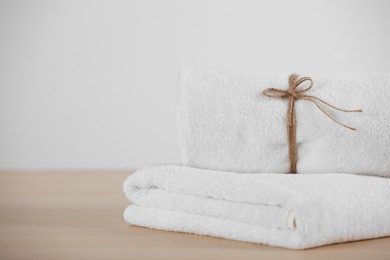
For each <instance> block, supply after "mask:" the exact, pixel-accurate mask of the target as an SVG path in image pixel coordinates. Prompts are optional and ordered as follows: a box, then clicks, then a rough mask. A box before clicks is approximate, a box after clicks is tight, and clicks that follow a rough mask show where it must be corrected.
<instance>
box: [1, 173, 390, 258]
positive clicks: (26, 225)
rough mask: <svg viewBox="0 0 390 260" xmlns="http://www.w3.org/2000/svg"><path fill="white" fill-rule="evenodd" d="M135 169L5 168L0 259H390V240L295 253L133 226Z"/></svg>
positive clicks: (376, 240)
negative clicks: (126, 191)
mask: <svg viewBox="0 0 390 260" xmlns="http://www.w3.org/2000/svg"><path fill="white" fill-rule="evenodd" d="M129 174H130V171H127V172H124V171H122V172H118V171H104V172H103V171H95V172H92V171H82V172H80V171H68V172H50V171H43V172H4V171H3V172H0V259H7V260H12V259H40V260H44V259H94V260H96V259H135V260H136V259H170V260H173V259H199V258H202V259H238V258H239V259H316V260H321V259H387V260H388V259H390V238H382V239H374V240H367V241H359V242H352V243H345V244H339V245H331V246H324V247H320V248H315V249H309V250H301V251H295V250H288V249H282V248H275V247H269V246H263V245H255V244H249V243H241V242H235V241H229V240H225V239H218V238H211V237H204V236H197V235H189V234H181V233H174V232H163V231H157V230H151V229H146V228H140V227H134V226H129V225H127V224H126V223H125V221H124V220H123V210H124V209H125V207H126V206H127V204H128V201H127V199H126V198H125V197H124V195H123V193H122V183H123V181H124V180H125V178H126V177H127V176H128V175H129Z"/></svg>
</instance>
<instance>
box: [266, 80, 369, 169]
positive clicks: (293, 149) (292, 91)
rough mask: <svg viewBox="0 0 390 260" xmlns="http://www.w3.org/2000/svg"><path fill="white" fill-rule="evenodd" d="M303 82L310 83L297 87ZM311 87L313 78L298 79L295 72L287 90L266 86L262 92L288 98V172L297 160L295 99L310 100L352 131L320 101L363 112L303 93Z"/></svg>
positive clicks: (333, 107)
mask: <svg viewBox="0 0 390 260" xmlns="http://www.w3.org/2000/svg"><path fill="white" fill-rule="evenodd" d="M304 82H309V83H310V84H309V86H308V87H307V88H304V89H297V88H298V86H299V85H301V84H302V83H304ZM312 87H313V80H312V79H311V78H309V77H302V78H299V79H298V76H297V75H296V74H292V75H290V77H289V80H288V89H287V90H283V89H277V88H267V89H265V90H264V91H263V94H264V95H265V96H267V97H270V98H279V99H287V98H288V99H289V104H288V110H287V138H288V155H289V159H290V173H297V160H298V152H297V136H296V131H297V121H296V115H295V100H299V99H302V100H307V101H310V102H312V103H313V104H314V105H316V107H317V108H318V109H319V110H320V111H321V112H322V113H324V114H325V115H326V116H327V117H328V118H330V119H331V120H333V122H335V123H336V124H339V125H341V126H343V127H345V128H348V129H350V130H353V131H355V130H356V129H355V128H353V127H350V126H348V125H345V124H343V123H341V122H339V121H337V120H336V119H335V118H334V117H333V116H331V115H330V114H329V113H328V112H326V111H325V110H324V108H323V107H321V106H320V103H322V104H323V105H326V106H328V107H330V108H332V109H334V110H337V111H341V112H363V110H362V109H354V110H349V109H341V108H337V107H335V106H333V105H331V104H329V103H328V102H326V101H324V100H322V99H320V98H318V97H315V96H310V95H305V93H306V92H307V91H308V90H310V89H311V88H312Z"/></svg>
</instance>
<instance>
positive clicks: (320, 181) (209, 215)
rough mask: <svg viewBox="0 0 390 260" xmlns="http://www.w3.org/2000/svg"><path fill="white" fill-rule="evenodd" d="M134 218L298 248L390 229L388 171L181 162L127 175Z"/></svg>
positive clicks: (149, 224) (151, 225)
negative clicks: (211, 166) (302, 170)
mask: <svg viewBox="0 0 390 260" xmlns="http://www.w3.org/2000/svg"><path fill="white" fill-rule="evenodd" d="M123 188H124V192H125V194H126V196H127V197H128V199H129V200H130V201H131V202H132V205H130V206H129V207H128V208H127V209H126V210H125V213H124V217H125V220H126V221H127V222H128V223H130V224H133V225H138V226H144V227H149V228H155V229H161V230H168V231H178V232H187V233H194V234H201V235H209V236H215V237H222V238H227V239H233V240H239V241H246V242H253V243H261V244H267V245H273V246H279V247H287V248H293V249H304V248H310V247H316V246H321V245H325V244H332V243H339V242H345V241H353V240H361V239H369V238H377V237H383V236H389V235H390V221H389V219H390V203H389V201H390V179H389V178H380V177H370V176H358V175H351V174H297V175H292V174H289V175H282V174H267V173H264V174H238V173H232V172H222V171H212V170H201V169H195V168H190V167H183V166H174V165H166V166H153V167H147V168H144V169H141V170H138V171H137V172H135V173H134V174H132V175H130V176H129V177H128V179H127V180H126V181H125V183H124V186H123Z"/></svg>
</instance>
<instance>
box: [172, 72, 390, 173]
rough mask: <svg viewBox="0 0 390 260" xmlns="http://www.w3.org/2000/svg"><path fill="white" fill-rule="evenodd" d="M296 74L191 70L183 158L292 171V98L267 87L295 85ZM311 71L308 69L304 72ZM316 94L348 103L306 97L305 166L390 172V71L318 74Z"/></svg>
mask: <svg viewBox="0 0 390 260" xmlns="http://www.w3.org/2000/svg"><path fill="white" fill-rule="evenodd" d="M288 76H289V74H287V73H286V74H258V75H242V74H234V73H219V72H207V71H196V70H184V71H183V72H182V73H181V74H180V77H179V90H180V94H179V104H178V126H179V146H180V154H181V157H182V163H183V164H184V165H187V166H193V167H197V168H204V169H214V170H225V171H235V172H247V173H250V172H262V173H264V172H272V173H285V172H288V170H289V159H288V145H287V130H286V116H287V106H288V100H281V99H273V98H269V97H265V96H263V95H262V94H261V93H262V91H263V90H264V89H266V88H269V87H274V88H280V89H287V88H288ZM300 76H306V75H300ZM307 76H310V77H311V78H312V79H313V80H314V86H313V88H312V89H311V90H309V92H308V93H307V94H308V95H314V96H316V97H319V98H321V99H324V100H325V101H328V102H329V103H331V104H333V105H335V106H337V107H340V108H346V109H359V108H361V109H363V113H343V112H338V111H333V110H330V109H329V108H327V107H325V109H326V110H327V111H329V112H330V113H331V114H332V115H333V116H334V117H335V118H337V119H338V120H339V121H341V122H343V123H346V124H348V125H351V126H353V127H355V128H357V131H351V130H348V129H346V128H343V127H341V126H339V125H337V124H336V123H334V122H333V121H331V120H330V119H329V118H328V117H326V116H325V115H323V114H322V113H321V111H320V110H319V109H318V108H317V107H315V105H314V104H312V103H311V102H308V101H305V100H298V101H296V102H295V104H296V114H297V144H298V172H300V173H328V172H332V173H354V174H371V175H381V176H390V156H389V154H390V105H389V100H390V74H310V75H307Z"/></svg>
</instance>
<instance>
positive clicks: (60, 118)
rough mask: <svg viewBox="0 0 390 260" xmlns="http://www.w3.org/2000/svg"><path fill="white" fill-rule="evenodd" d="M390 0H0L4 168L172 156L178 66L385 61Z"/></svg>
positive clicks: (294, 68) (0, 151)
mask: <svg viewBox="0 0 390 260" xmlns="http://www.w3.org/2000/svg"><path fill="white" fill-rule="evenodd" d="M389 14H390V2H389V1H386V0H383V1H375V0H367V1H358V0H351V1H343V0H333V1H332V0H324V1H313V0H307V1H305V0H299V1H288V0H286V1H276V0H271V1H246V0H236V1H227V0H218V1H216V0H214V1H213V0H208V1H199V0H193V1H185V0H176V1H174V0H165V1H162V0H155V1H150V0H139V1H68V0H64V1H1V2H0V169H127V168H134V167H139V166H142V165H146V164H155V163H177V162H179V155H178V152H177V140H176V134H177V131H176V122H175V120H176V119H175V116H176V115H175V101H176V76H177V72H178V70H180V69H182V68H204V69H211V70H219V71H237V72H249V73H250V72H263V71H264V72H278V71H282V72H298V73H299V72H300V73H305V74H308V73H310V72H360V71H375V72H389V71H390V50H389V48H390V15H389Z"/></svg>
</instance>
